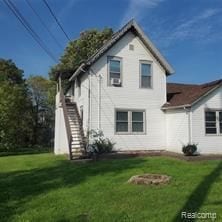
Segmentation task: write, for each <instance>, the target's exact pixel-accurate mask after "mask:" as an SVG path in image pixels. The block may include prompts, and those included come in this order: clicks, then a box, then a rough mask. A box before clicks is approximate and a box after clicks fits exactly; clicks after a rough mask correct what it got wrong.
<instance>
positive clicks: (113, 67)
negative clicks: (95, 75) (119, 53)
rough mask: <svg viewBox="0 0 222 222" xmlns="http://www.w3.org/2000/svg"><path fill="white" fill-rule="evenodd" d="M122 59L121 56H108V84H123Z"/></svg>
mask: <svg viewBox="0 0 222 222" xmlns="http://www.w3.org/2000/svg"><path fill="white" fill-rule="evenodd" d="M121 63H122V60H121V58H119V57H110V56H109V57H108V72H109V81H108V85H110V86H111V85H114V86H121V84H122V83H121V80H122V77H121V67H122V64H121Z"/></svg>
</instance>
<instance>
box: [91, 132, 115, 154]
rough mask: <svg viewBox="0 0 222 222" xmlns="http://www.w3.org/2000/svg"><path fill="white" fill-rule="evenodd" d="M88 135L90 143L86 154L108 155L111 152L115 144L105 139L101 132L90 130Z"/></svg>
mask: <svg viewBox="0 0 222 222" xmlns="http://www.w3.org/2000/svg"><path fill="white" fill-rule="evenodd" d="M89 135H90V137H91V139H92V141H91V142H90V143H89V144H90V145H89V147H88V152H89V153H94V154H102V153H110V152H112V151H113V148H114V145H115V143H113V142H112V141H111V140H110V139H108V138H105V137H104V134H103V132H102V131H101V130H97V131H96V130H91V131H90V132H89Z"/></svg>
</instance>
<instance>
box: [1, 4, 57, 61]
mask: <svg viewBox="0 0 222 222" xmlns="http://www.w3.org/2000/svg"><path fill="white" fill-rule="evenodd" d="M3 1H4V3H5V4H6V6H7V7H8V8H9V9H10V11H11V12H12V13H13V14H14V15H15V17H16V18H17V19H18V20H19V21H20V23H21V24H22V25H23V26H24V27H25V29H26V30H27V32H28V33H29V34H30V35H31V36H32V38H33V39H34V40H35V41H36V42H37V43H38V44H39V45H40V47H41V48H42V49H43V50H44V51H45V53H46V54H47V55H48V56H49V57H50V58H51V59H52V60H53V61H55V62H56V63H57V59H56V58H55V57H54V55H53V54H52V53H51V52H50V50H49V49H48V48H47V47H46V45H45V44H44V42H43V41H42V40H41V38H40V37H39V36H38V34H37V33H36V32H35V31H34V30H33V28H32V27H31V25H30V24H29V23H28V21H27V20H26V19H25V18H24V16H23V15H22V14H21V13H20V12H19V10H18V8H17V7H16V6H15V5H14V4H13V3H12V2H11V1H10V0H3Z"/></svg>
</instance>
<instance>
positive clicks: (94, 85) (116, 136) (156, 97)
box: [84, 32, 166, 151]
mask: <svg viewBox="0 0 222 222" xmlns="http://www.w3.org/2000/svg"><path fill="white" fill-rule="evenodd" d="M129 44H133V45H134V50H133V51H131V50H129ZM110 55H112V56H113V57H114V58H120V59H121V78H122V79H121V80H122V87H112V86H111V87H110V86H109V84H108V83H109V72H108V70H109V63H108V62H107V58H108V57H109V56H110ZM140 61H151V62H152V70H153V76H152V79H153V81H152V89H153V90H147V89H146V90H145V89H144V90H142V89H140V88H139V83H140V75H139V67H140ZM91 69H92V70H93V72H94V73H95V75H92V76H91V80H92V81H91V90H92V91H91V101H90V106H91V115H92V116H91V118H90V122H91V125H90V126H91V129H97V128H98V123H99V122H100V123H101V124H100V126H99V128H100V129H101V130H102V131H103V133H104V136H105V137H108V138H110V139H111V140H112V141H113V142H115V146H114V149H116V150H122V151H123V150H144V149H149V150H160V149H161V150H162V149H165V148H166V139H165V138H166V137H165V129H166V126H165V115H164V112H163V111H162V110H161V106H162V105H163V104H164V103H166V74H165V70H164V69H163V68H162V67H161V66H160V64H159V63H158V62H157V61H156V60H155V58H154V57H153V56H152V54H151V53H150V52H149V50H148V49H147V48H146V47H145V46H144V45H143V43H142V42H141V41H140V39H139V38H138V37H136V36H135V35H134V34H133V33H132V32H129V33H127V34H126V35H125V36H124V37H123V38H121V39H120V40H119V41H118V42H117V43H116V44H115V45H114V46H113V47H112V48H110V49H109V50H108V51H107V52H106V53H105V54H104V55H103V56H102V57H101V58H100V59H98V60H97V62H96V63H95V64H93V65H92V67H91ZM98 76H101V78H100V80H99V78H98ZM125 108H126V109H127V110H136V111H137V110H144V111H145V117H144V121H145V123H144V125H145V126H146V127H145V128H144V131H145V132H144V133H136V132H135V133H133V135H132V134H129V133H116V121H115V113H116V109H120V110H122V109H123V111H124V109H125ZM85 109H86V108H85V106H84V110H85ZM99 110H100V112H99ZM127 110H126V111H127ZM135 125H136V124H135Z"/></svg>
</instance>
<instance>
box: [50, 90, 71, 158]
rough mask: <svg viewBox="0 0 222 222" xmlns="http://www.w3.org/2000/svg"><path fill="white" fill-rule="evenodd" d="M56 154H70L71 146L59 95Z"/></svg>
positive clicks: (57, 99) (56, 119) (56, 110)
mask: <svg viewBox="0 0 222 222" xmlns="http://www.w3.org/2000/svg"><path fill="white" fill-rule="evenodd" d="M54 153H55V154H68V153H69V145H68V139H67V134H66V127H65V118H64V113H63V109H62V105H61V104H60V99H59V93H57V95H56V109H55V141H54Z"/></svg>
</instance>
